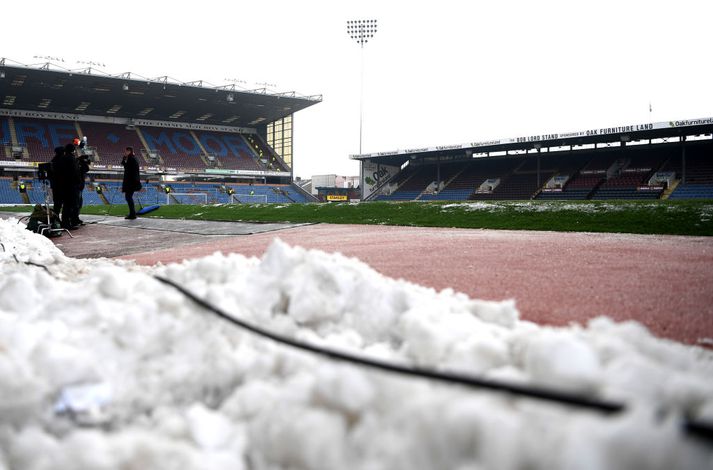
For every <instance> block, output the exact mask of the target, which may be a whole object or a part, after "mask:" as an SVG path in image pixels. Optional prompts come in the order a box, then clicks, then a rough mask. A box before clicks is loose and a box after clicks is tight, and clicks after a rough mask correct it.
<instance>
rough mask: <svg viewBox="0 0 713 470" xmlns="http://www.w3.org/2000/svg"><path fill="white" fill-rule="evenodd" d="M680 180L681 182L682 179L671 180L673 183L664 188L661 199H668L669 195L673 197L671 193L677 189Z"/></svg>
mask: <svg viewBox="0 0 713 470" xmlns="http://www.w3.org/2000/svg"><path fill="white" fill-rule="evenodd" d="M680 182H681V180H673V181H671V184H670V185H669V187H668V188H666V189H664V191H663V193H661V199H668V198H669V197H671V193H673V192H674V191H675V190H676V188H677V187H678V185H679V183H680Z"/></svg>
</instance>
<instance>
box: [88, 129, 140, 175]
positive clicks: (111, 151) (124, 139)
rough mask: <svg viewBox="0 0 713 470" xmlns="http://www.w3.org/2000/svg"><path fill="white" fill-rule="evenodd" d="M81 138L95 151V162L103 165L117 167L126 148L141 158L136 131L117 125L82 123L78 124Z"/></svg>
mask: <svg viewBox="0 0 713 470" xmlns="http://www.w3.org/2000/svg"><path fill="white" fill-rule="evenodd" d="M80 129H81V131H82V134H83V136H87V142H88V144H89V145H90V146H92V147H94V148H95V150H96V155H97V157H98V158H97V161H98V162H100V163H103V164H105V165H118V164H119V163H120V162H121V159H122V157H123V156H124V149H125V148H126V147H133V148H134V152H135V153H136V155H137V156H138V157H139V158H141V149H142V148H144V145H143V144H142V143H141V140H140V139H139V136H138V134H137V133H136V130H133V129H127V128H126V127H125V126H122V125H118V124H100V123H94V122H83V123H81V124H80Z"/></svg>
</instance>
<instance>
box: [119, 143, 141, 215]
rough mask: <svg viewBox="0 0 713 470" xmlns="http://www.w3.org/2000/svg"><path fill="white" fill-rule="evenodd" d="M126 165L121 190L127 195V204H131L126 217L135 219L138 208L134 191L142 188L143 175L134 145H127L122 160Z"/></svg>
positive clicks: (123, 164)
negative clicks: (140, 171)
mask: <svg viewBox="0 0 713 470" xmlns="http://www.w3.org/2000/svg"><path fill="white" fill-rule="evenodd" d="M121 165H122V166H123V167H124V181H123V182H122V183H121V191H122V192H123V193H124V196H125V197H126V204H128V205H129V215H127V216H126V217H124V218H125V219H129V220H131V219H135V218H136V209H135V208H134V193H135V192H136V191H139V190H140V189H141V175H140V174H139V162H138V160H136V156H135V155H134V149H133V147H126V150H124V158H123V159H122V160H121Z"/></svg>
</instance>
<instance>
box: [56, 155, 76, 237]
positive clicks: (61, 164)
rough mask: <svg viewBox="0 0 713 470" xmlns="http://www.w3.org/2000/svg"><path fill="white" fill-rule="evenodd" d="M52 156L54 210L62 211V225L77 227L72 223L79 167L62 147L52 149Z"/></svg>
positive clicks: (64, 226)
mask: <svg viewBox="0 0 713 470" xmlns="http://www.w3.org/2000/svg"><path fill="white" fill-rule="evenodd" d="M54 152H55V156H54V158H52V180H51V185H52V197H53V199H54V212H55V214H59V213H60V211H61V212H62V227H63V228H66V229H74V228H77V227H76V225H75V224H74V223H73V222H74V218H75V212H76V208H75V206H76V199H77V197H76V192H77V182H78V181H79V167H78V166H77V164H76V162H75V159H74V155H73V154H72V153H68V152H67V151H66V149H65V148H64V147H57V148H56V149H54Z"/></svg>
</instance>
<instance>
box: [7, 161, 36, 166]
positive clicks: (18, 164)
mask: <svg viewBox="0 0 713 470" xmlns="http://www.w3.org/2000/svg"><path fill="white" fill-rule="evenodd" d="M3 166H4V167H9V166H17V167H33V166H37V162H18V161H12V160H11V161H1V162H0V167H3Z"/></svg>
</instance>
